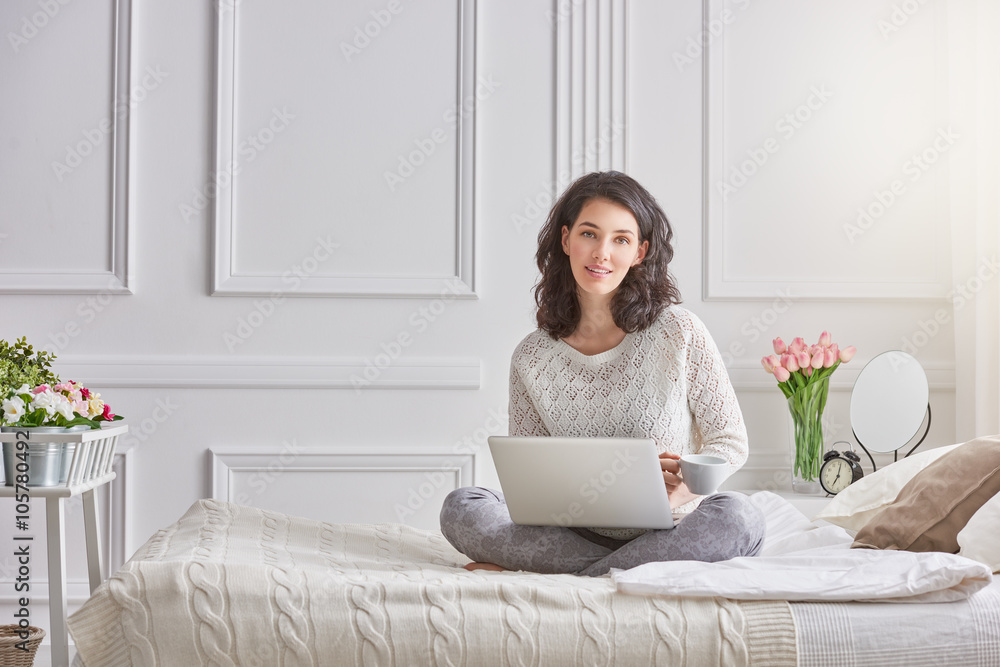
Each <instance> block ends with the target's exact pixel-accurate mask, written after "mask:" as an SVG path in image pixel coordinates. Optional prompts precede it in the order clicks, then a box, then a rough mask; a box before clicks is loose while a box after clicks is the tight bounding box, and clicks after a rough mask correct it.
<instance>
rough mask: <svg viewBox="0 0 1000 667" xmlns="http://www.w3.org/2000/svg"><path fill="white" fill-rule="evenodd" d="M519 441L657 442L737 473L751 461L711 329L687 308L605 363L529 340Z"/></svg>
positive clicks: (674, 310)
mask: <svg viewBox="0 0 1000 667" xmlns="http://www.w3.org/2000/svg"><path fill="white" fill-rule="evenodd" d="M510 434H511V435H552V436H576V437H643V438H646V437H648V438H652V439H653V440H654V441H655V442H656V446H657V450H658V451H659V452H660V453H662V452H672V453H674V454H681V455H683V454H694V453H701V454H713V455H716V456H721V457H722V458H724V459H726V460H727V461H729V463H730V466H731V469H730V473H732V472H735V471H736V470H737V469H738V468H739V467H740V466H742V465H743V464H744V463H745V462H746V459H747V431H746V426H745V425H744V423H743V415H742V413H741V412H740V406H739V402H738V401H737V400H736V393H735V392H734V391H733V385H732V383H731V382H730V380H729V375H728V373H727V372H726V368H725V365H724V364H723V361H722V356H721V355H720V354H719V350H718V348H717V347H716V345H715V342H714V341H713V340H712V337H711V336H710V335H709V333H708V330H707V329H706V328H705V325H704V324H703V323H702V321H701V320H699V319H698V318H697V317H696V316H695V315H694V314H693V313H691V312H690V311H688V310H686V309H684V308H681V307H679V306H670V307H668V308H666V309H665V310H664V311H663V313H662V314H661V315H660V317H659V318H658V319H657V320H656V322H654V323H653V324H652V325H651V326H650V327H649V328H647V329H645V330H643V331H638V332H635V333H630V334H626V336H625V339H624V340H623V341H622V342H621V343H620V344H619V345H618V346H617V347H615V348H613V349H611V350H608V351H607V352H602V353H601V354H595V355H590V356H588V355H585V354H582V353H581V352H579V351H577V350H576V349H574V348H573V347H571V346H570V345H568V344H567V343H565V342H564V341H562V340H554V339H553V338H552V337H551V336H549V335H548V334H547V333H546V332H544V331H541V330H536V331H535V332H533V333H531V334H529V335H528V336H527V337H526V338H525V339H524V340H522V341H521V343H520V344H519V345H518V346H517V349H516V350H515V351H514V355H513V358H512V359H511V368H510ZM699 500H700V499H699ZM697 504H698V502H697V501H693V502H690V503H687V504H685V505H682V506H681V507H676V508H674V512H676V513H680V514H683V513H685V512H690V511H691V510H692V509H694V508H695V507H696V506H697ZM601 532H605V531H601Z"/></svg>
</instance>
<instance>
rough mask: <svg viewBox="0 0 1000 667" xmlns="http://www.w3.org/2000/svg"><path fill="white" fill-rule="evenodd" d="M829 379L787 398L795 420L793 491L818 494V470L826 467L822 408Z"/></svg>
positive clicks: (824, 403) (808, 386) (793, 429)
mask: <svg viewBox="0 0 1000 667" xmlns="http://www.w3.org/2000/svg"><path fill="white" fill-rule="evenodd" d="M829 391H830V378H829V377H826V378H823V379H822V380H819V381H817V382H813V383H810V384H807V385H805V386H803V387H800V388H799V389H798V391H796V392H795V393H794V394H792V395H791V397H790V398H789V399H788V414H789V416H791V418H792V491H794V492H796V493H807V494H813V495H819V494H821V493H822V492H823V489H822V487H821V486H820V484H819V468H820V466H821V465H823V452H824V447H823V409H824V408H825V407H826V398H827V394H828V393H829Z"/></svg>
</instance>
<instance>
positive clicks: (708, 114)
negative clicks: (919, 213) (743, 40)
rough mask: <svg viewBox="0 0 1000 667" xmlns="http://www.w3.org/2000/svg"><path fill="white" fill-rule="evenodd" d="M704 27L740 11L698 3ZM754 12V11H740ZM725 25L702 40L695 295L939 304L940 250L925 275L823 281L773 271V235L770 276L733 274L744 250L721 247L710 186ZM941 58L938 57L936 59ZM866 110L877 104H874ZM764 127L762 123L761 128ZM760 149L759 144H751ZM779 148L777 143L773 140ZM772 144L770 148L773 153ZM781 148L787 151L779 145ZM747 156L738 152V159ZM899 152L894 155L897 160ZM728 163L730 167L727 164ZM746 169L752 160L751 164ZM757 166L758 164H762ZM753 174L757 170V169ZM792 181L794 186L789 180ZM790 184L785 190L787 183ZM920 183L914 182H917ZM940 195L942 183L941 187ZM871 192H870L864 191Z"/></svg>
mask: <svg viewBox="0 0 1000 667" xmlns="http://www.w3.org/2000/svg"><path fill="white" fill-rule="evenodd" d="M702 11H703V17H702V21H703V25H705V26H708V25H709V24H710V22H712V21H714V22H715V23H716V24H718V23H719V19H718V17H719V16H720V15H722V13H723V12H724V11H729V12H730V13H731V14H736V15H737V20H736V21H735V22H736V23H738V22H739V17H738V15H739V13H740V12H741V11H742V9H739V10H736V9H733V8H732V4H731V3H730V2H728V1H727V0H703V2H702ZM747 11H748V12H749V11H753V9H747ZM928 11H934V12H942V13H945V12H946V8H944V7H943V6H942V7H939V6H937V5H935V6H933V7H932V8H931V9H929V10H928ZM945 26H946V21H945V17H944V16H941V17H940V20H937V27H936V29H935V44H934V49H935V51H936V52H937V53H941V54H946V53H947V51H948V39H947V33H946V28H945ZM729 32H730V30H727V29H723V30H722V31H721V32H720V33H718V34H717V35H714V36H713V37H712V39H711V40H710V41H709V43H708V44H707V45H706V46H705V47H704V51H703V56H702V76H703V79H702V83H703V88H702V114H703V119H702V125H703V130H702V131H703V133H704V134H703V151H702V152H703V174H702V200H703V239H702V240H703V244H702V245H703V260H702V298H703V299H704V300H705V301H713V300H719V301H748V300H766V299H773V298H774V295H775V294H779V293H787V294H789V295H790V296H791V297H792V298H793V299H795V300H822V301H838V302H857V301H872V300H876V301H877V300H884V301H889V300H925V301H938V300H941V301H943V300H944V298H945V296H946V293H947V290H948V280H949V276H948V275H947V271H946V268H947V262H946V261H945V259H946V258H947V253H946V252H945V253H942V252H934V253H933V255H932V256H933V260H932V267H931V272H932V273H933V275H932V276H924V277H914V278H899V279H894V278H886V279H882V280H876V279H866V278H864V277H859V278H856V279H855V278H854V277H851V276H844V277H843V278H842V279H830V278H821V277H816V278H808V277H806V278H798V279H789V278H784V277H783V276H781V274H780V254H781V253H780V251H779V250H778V246H780V245H781V243H780V241H779V240H777V239H776V240H775V242H774V244H773V251H772V252H770V253H768V254H769V265H768V266H769V267H771V268H773V271H772V272H771V274H770V275H763V274H762V275H759V276H752V275H751V276H747V275H734V274H733V273H732V272H731V271H730V269H729V266H728V264H727V256H732V255H734V254H738V253H742V252H747V249H746V248H740V247H733V244H732V243H729V244H728V245H727V238H726V220H727V215H728V211H727V206H726V203H725V201H724V199H723V198H722V197H721V196H720V195H719V194H718V192H717V186H718V184H720V183H725V182H727V171H726V169H727V165H726V155H727V153H726V146H727V132H726V127H727V116H726V97H727V88H726V86H727V71H726V64H725V63H726V51H727V49H728V48H730V47H729V46H728V45H727V35H728V33H729ZM940 57H942V58H943V57H944V56H940ZM944 69H945V68H943V67H938V68H937V70H938V71H935V72H933V73H929V76H933V77H934V78H935V82H936V83H935V85H936V86H937V87H938V88H940V89H941V90H942V91H945V92H946V91H947V88H948V84H947V79H946V78H945V76H944ZM872 108H877V102H874V103H873V107H872ZM768 129H769V128H762V131H763V132H765V133H766V132H767V130H768ZM755 148H759V146H755ZM779 148H780V143H779ZM777 150H778V149H775V151H777ZM786 150H787V149H786ZM745 157H746V156H744V158H745ZM903 159H905V155H904V156H902V157H901V160H900V161H901V162H902V161H903ZM729 166H730V168H732V165H729ZM750 166H751V167H753V165H750ZM761 169H763V167H761ZM754 170H755V171H754V172H752V173H751V176H750V177H748V178H752V177H753V174H754V173H756V168H754ZM792 185H794V184H792ZM792 185H789V186H788V187H792ZM885 185H886V184H883V183H873V184H872V187H873V188H875V189H878V188H876V186H878V187H884V186H885ZM924 185H926V184H925V183H921V184H920V186H924ZM941 191H942V192H945V191H946V188H943V187H942V188H941ZM869 194H870V193H869ZM782 195H783V193H781V192H776V193H774V196H775V197H776V198H780V197H781V196H782ZM946 199H947V195H946V194H941V193H939V194H938V195H937V196H936V201H935V203H934V205H933V208H934V218H935V220H940V221H942V224H945V223H946V221H947V220H948V206H947V201H946ZM840 224H841V223H840V222H837V221H836V220H834V221H833V222H832V223H831V227H832V229H833V230H834V233H838V234H839V233H841V232H840ZM788 227H789V229H790V230H791V229H794V224H793V223H791V222H790V223H789V226H788Z"/></svg>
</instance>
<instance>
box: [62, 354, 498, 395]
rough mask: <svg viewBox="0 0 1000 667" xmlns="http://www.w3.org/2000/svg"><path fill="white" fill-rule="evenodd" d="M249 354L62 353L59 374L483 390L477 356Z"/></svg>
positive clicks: (101, 382)
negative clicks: (471, 357)
mask: <svg viewBox="0 0 1000 667" xmlns="http://www.w3.org/2000/svg"><path fill="white" fill-rule="evenodd" d="M381 356H384V355H376V357H375V358H374V359H360V358H316V357H251V356H231V357H230V356H226V357H209V356H200V357H199V356H170V355H161V356H143V357H139V356H135V357H131V356H100V357H98V356H77V357H71V356H66V357H60V358H59V368H60V372H61V373H62V374H63V375H64V376H66V377H73V378H76V379H77V380H78V381H79V382H83V383H84V384H86V385H88V386H95V387H101V388H117V387H126V388H127V387H143V388H202V389H355V390H360V389H479V387H480V382H481V380H480V378H481V362H480V360H479V359H395V360H389V359H388V358H387V357H386V359H385V362H386V363H383V359H382V358H381Z"/></svg>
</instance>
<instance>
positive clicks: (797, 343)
mask: <svg viewBox="0 0 1000 667" xmlns="http://www.w3.org/2000/svg"><path fill="white" fill-rule="evenodd" d="M805 349H806V342H805V341H804V340H802V338H796V339H794V340H793V341H792V344H791V345H789V346H788V351H789V352H791V353H792V354H798V353H799V352H802V351H803V350H805Z"/></svg>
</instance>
